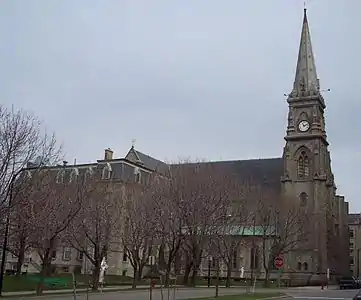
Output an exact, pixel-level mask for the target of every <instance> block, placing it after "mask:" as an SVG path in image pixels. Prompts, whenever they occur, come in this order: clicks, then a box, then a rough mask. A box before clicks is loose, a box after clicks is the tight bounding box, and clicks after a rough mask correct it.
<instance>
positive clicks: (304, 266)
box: [303, 262, 308, 271]
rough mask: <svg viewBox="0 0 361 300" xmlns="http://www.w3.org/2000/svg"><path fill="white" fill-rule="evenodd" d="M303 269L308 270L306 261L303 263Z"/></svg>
mask: <svg viewBox="0 0 361 300" xmlns="http://www.w3.org/2000/svg"><path fill="white" fill-rule="evenodd" d="M303 270H304V271H308V263H306V262H304V263H303Z"/></svg>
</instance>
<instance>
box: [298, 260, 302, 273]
mask: <svg viewBox="0 0 361 300" xmlns="http://www.w3.org/2000/svg"><path fill="white" fill-rule="evenodd" d="M297 270H299V271H301V270H302V263H301V262H298V263H297Z"/></svg>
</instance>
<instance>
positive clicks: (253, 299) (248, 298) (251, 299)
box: [189, 293, 283, 300]
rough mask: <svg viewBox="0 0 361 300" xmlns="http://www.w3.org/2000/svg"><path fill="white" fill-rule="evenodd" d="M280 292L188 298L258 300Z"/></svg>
mask: <svg viewBox="0 0 361 300" xmlns="http://www.w3.org/2000/svg"><path fill="white" fill-rule="evenodd" d="M281 296H283V294H282V293H254V294H242V295H226V296H218V298H215V297H205V298H191V299H189V300H214V299H216V300H258V299H263V298H270V297H281Z"/></svg>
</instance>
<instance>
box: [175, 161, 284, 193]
mask: <svg viewBox="0 0 361 300" xmlns="http://www.w3.org/2000/svg"><path fill="white" fill-rule="evenodd" d="M197 164H211V165H212V167H214V170H215V171H217V169H218V168H219V170H221V169H222V171H223V172H224V171H225V172H227V173H228V172H229V173H232V174H235V175H236V176H237V177H238V178H239V180H240V181H241V182H248V183H252V184H258V185H260V186H265V185H267V186H269V187H270V188H271V189H272V190H274V191H276V192H280V189H281V177H282V175H283V159H282V158H265V159H249V160H228V161H227V160H226V161H214V162H200V163H189V164H186V165H188V166H192V165H197ZM174 166H175V165H174ZM210 170H212V168H210Z"/></svg>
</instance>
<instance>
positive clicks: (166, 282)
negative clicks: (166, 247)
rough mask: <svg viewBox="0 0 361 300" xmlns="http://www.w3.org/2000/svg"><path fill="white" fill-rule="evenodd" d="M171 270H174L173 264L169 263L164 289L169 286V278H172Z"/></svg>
mask: <svg viewBox="0 0 361 300" xmlns="http://www.w3.org/2000/svg"><path fill="white" fill-rule="evenodd" d="M171 269H172V264H171V262H170V261H168V264H167V269H166V272H165V278H164V287H168V286H169V277H170V271H171Z"/></svg>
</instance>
